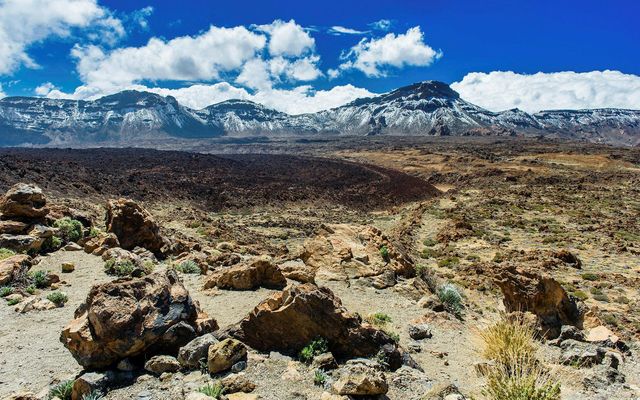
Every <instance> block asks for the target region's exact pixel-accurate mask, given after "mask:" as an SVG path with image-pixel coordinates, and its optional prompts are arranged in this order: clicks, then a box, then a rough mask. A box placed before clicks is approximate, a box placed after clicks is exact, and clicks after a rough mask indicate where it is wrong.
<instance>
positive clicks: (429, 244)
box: [422, 238, 438, 247]
mask: <svg viewBox="0 0 640 400" xmlns="http://www.w3.org/2000/svg"><path fill="white" fill-rule="evenodd" d="M422 244H423V245H425V246H426V247H433V246H435V245H437V244H438V241H437V240H433V239H431V238H429V239H425V240H424V242H422Z"/></svg>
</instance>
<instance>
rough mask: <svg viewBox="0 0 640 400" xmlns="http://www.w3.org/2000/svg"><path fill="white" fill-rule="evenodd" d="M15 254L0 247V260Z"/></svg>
mask: <svg viewBox="0 0 640 400" xmlns="http://www.w3.org/2000/svg"><path fill="white" fill-rule="evenodd" d="M15 255H16V252H15V251H13V250H9V249H5V248H4V247H0V260H4V259H5V258H9V257H11V256H15Z"/></svg>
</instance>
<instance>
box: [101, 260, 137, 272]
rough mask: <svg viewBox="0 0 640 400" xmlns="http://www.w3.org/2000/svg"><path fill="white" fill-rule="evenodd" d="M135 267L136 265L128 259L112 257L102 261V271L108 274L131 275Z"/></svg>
mask: <svg viewBox="0 0 640 400" xmlns="http://www.w3.org/2000/svg"><path fill="white" fill-rule="evenodd" d="M135 269H136V266H135V265H134V264H133V262H131V261H129V260H124V261H116V260H115V259H113V258H112V259H111V260H107V261H106V262H105V263H104V272H105V273H107V274H108V275H116V276H128V275H131V274H132V273H133V271H134V270H135Z"/></svg>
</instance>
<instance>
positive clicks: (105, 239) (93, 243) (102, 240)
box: [84, 233, 120, 256]
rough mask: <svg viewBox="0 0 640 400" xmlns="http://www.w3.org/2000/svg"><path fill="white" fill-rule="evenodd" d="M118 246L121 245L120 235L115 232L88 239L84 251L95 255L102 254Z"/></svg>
mask: <svg viewBox="0 0 640 400" xmlns="http://www.w3.org/2000/svg"><path fill="white" fill-rule="evenodd" d="M116 247H120V242H119V241H118V237H117V236H116V235H114V234H113V233H108V234H106V235H100V236H98V237H94V238H91V239H89V240H87V242H86V243H85V244H84V251H85V252H86V253H89V254H93V255H95V256H101V255H103V254H104V253H105V252H106V251H107V250H109V249H112V248H116Z"/></svg>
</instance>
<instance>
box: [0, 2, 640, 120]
mask: <svg viewBox="0 0 640 400" xmlns="http://www.w3.org/2000/svg"><path fill="white" fill-rule="evenodd" d="M43 14H44V16H43ZM638 16H640V3H639V2H635V1H629V0H628V1H621V0H617V1H615V0H614V1H609V2H606V3H604V2H601V1H590V0H589V1H557V0H556V1H545V0H541V1H535V2H534V1H530V2H524V1H520V2H518V1H506V0H487V1H462V0H459V1H440V0H437V1H428V0H423V1H395V2H390V1H387V2H382V1H366V2H365V1H346V0H343V1H321V2H301V1H246V0H245V1H231V2H230V1H225V2H212V1H188V0H183V1H179V2H175V1H163V2H150V1H137V0H136V1H120V0H119V1H106V0H103V1H96V0H50V1H44V0H0V42H5V43H8V45H5V46H4V47H3V45H1V44H0V85H1V88H0V95H2V93H4V95H27V96H34V95H40V96H49V97H58V98H75V99H92V98H96V97H100V96H102V95H105V94H109V93H112V92H115V91H118V90H122V89H126V88H134V89H140V90H147V89H148V90H153V91H156V92H158V93H160V94H165V95H166V94H171V95H174V96H176V97H177V98H178V100H179V101H181V102H182V103H185V104H186V105H189V106H192V107H196V108H198V107H201V106H205V105H207V104H211V103H214V102H217V101H222V100H224V99H226V98H233V97H239V98H247V99H251V100H254V101H258V102H261V103H264V104H266V105H268V106H270V107H274V108H278V109H281V110H283V111H287V112H292V113H298V112H306V111H317V110H318V109H323V108H327V107H332V106H336V105H340V104H342V103H344V102H347V101H350V100H353V99H354V98H356V97H361V96H364V95H372V94H375V93H381V92H385V91H389V90H392V89H394V88H396V87H399V86H403V85H406V84H410V83H413V82H416V81H421V80H428V79H434V80H441V81H444V82H447V83H452V84H453V87H454V88H455V89H456V90H458V91H459V92H460V93H461V94H462V96H463V97H464V98H466V99H468V100H470V101H472V102H475V103H477V104H479V105H481V106H484V107H487V108H489V109H496V110H497V109H504V108H512V107H520V108H523V109H525V110H527V111H537V110H539V109H545V108H592V107H624V108H640V78H639V77H638V76H639V75H640V27H639V26H640V24H639V23H638V22H637V18H638ZM376 23H377V24H376ZM211 27H214V28H215V29H214V28H211ZM179 38H187V39H188V40H186V41H184V40H181V39H179ZM3 39H4V40H3ZM150 40H152V41H155V42H154V43H155V44H154V45H153V46H150V44H149V43H150V42H149V41H150ZM239 49H240V50H239ZM3 63H4V65H3Z"/></svg>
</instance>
